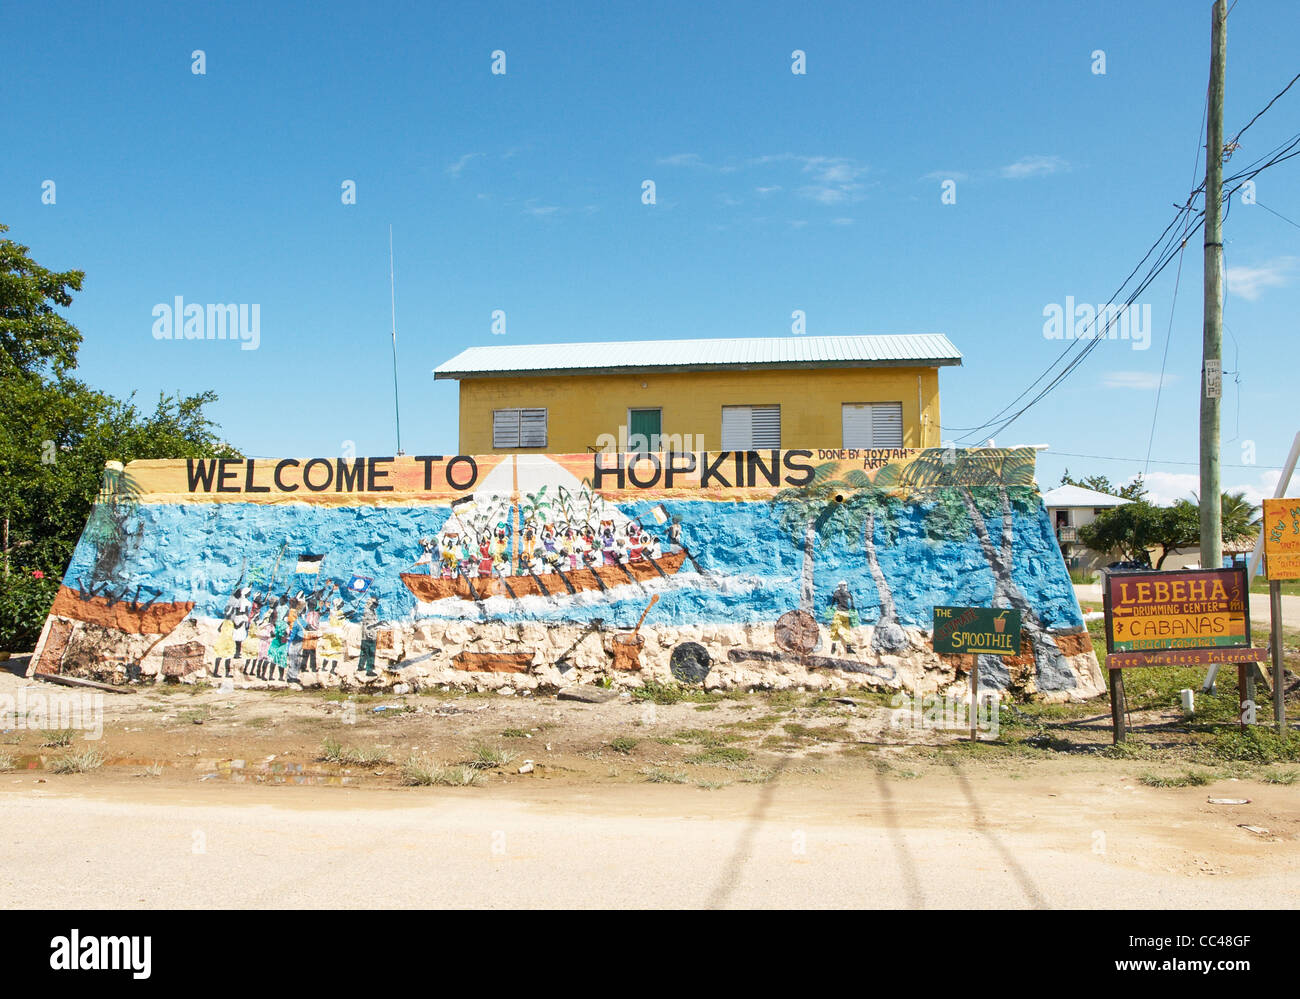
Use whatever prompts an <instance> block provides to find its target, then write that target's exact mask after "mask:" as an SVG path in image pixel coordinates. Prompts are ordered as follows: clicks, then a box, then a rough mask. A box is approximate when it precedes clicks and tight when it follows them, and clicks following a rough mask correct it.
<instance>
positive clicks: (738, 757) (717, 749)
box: [686, 746, 749, 764]
mask: <svg viewBox="0 0 1300 999" xmlns="http://www.w3.org/2000/svg"><path fill="white" fill-rule="evenodd" d="M747 759H749V752H748V751H747V750H744V749H740V748H738V747H736V746H712V747H710V748H709V749H706V750H704V752H702V753H696V754H695V755H694V756H688V757H686V762H687V763H705V764H707V763H722V764H736V763H742V762H744V761H745V760H747Z"/></svg>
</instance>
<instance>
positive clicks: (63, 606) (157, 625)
mask: <svg viewBox="0 0 1300 999" xmlns="http://www.w3.org/2000/svg"><path fill="white" fill-rule="evenodd" d="M193 609H194V603H193V601H188V602H184V603H157V604H148V605H144V604H135V603H132V602H130V601H126V600H115V601H113V602H112V603H109V601H108V600H107V599H105V598H104V597H85V598H83V597H82V596H81V594H80V593H78V592H77V591H76V590H73V589H69V588H68V587H66V586H60V587H59V592H58V594H57V595H56V596H55V598H54V606H53V607H51V608H50V613H51V614H54V615H57V616H59V617H70V618H72V619H73V620H74V621H84V622H86V623H87V624H98V625H102V626H103V627H105V628H113V629H116V630H117V631H124V632H126V633H127V634H129V635H168V634H171V632H172V630H173V629H174V628H175V627H176V626H177V625H178V624H180V623H181V622H182V621H184V620H185V615H187V614H188V613H189V612H190V611H192V610H193Z"/></svg>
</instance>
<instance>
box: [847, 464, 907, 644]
mask: <svg viewBox="0 0 1300 999" xmlns="http://www.w3.org/2000/svg"><path fill="white" fill-rule="evenodd" d="M843 485H844V486H845V487H846V488H847V489H849V490H852V491H851V492H850V493H849V495H848V497H847V499H845V501H844V504H843V506H844V509H845V512H846V514H847V516H848V519H849V521H850V523H851V524H852V525H853V526H854V528H855V529H856V528H857V527H860V528H861V532H862V548H863V551H864V552H865V553H866V557H867V568H868V569H869V570H870V571H871V581H872V582H873V583H874V584H875V586H876V594H877V596H878V597H879V598H880V616H879V617H878V618H877V619H876V624H875V627H874V628H873V629H872V632H871V651H872V652H877V653H879V652H897V651H899V650H900V649H905V648H907V635H906V633H905V632H904V631H903V626H902V623H901V622H900V621H899V620H898V608H897V606H896V605H895V603H894V594H893V591H892V590H891V589H890V587H889V580H888V579H886V578H885V573H884V571H883V570H882V569H881V568H880V559H879V557H878V556H877V554H876V531H877V530H880V531H881V533H882V534H883V535H884V537H885V540H886V542H892V541H893V540H894V538H895V537H896V536H897V533H898V514H899V511H900V510H901V509H902V506H903V503H902V500H901V499H899V498H898V496H896V495H894V494H893V493H890V492H888V491H886V490H884V489H881V488H880V487H879V486H877V485H876V483H875V482H873V481H872V479H871V477H870V476H869V475H867V473H866V472H864V471H862V470H861V469H857V468H855V469H853V470H852V471H850V472H849V473H848V474H847V475H845V476H844V479H843ZM855 533H856V530H855Z"/></svg>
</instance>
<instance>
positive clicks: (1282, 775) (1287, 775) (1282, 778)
mask: <svg viewBox="0 0 1300 999" xmlns="http://www.w3.org/2000/svg"><path fill="white" fill-rule="evenodd" d="M1297 777H1300V770H1280V771H1278V772H1277V773H1271V774H1261V775H1260V778H1259V779H1260V780H1262V781H1263V782H1264V783H1265V784H1282V785H1285V786H1288V787H1289V786H1290V785H1292V784H1294V783H1295V782H1296V778H1297Z"/></svg>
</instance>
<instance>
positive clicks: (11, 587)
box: [0, 225, 239, 648]
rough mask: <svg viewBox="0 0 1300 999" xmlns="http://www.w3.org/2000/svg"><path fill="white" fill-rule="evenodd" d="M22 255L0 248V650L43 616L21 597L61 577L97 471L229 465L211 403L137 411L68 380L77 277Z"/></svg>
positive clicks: (188, 400)
mask: <svg viewBox="0 0 1300 999" xmlns="http://www.w3.org/2000/svg"><path fill="white" fill-rule="evenodd" d="M5 231H7V227H5V226H3V225H0V233H3V232H5ZM27 252H28V251H27V247H25V246H20V245H19V244H17V243H14V242H13V241H11V240H8V239H3V240H0V398H3V399H4V405H3V406H0V523H2V524H3V539H4V541H3V544H2V545H0V547H2V548H3V551H2V552H0V555H2V556H3V568H2V569H0V648H15V647H19V648H21V647H24V646H30V645H31V643H32V642H33V641H34V640H35V635H33V634H32V633H31V622H32V620H37V622H38V623H37V627H39V619H40V618H43V617H44V613H43V612H40V613H39V614H38V615H37V614H36V612H33V611H32V610H31V608H32V607H33V606H34V605H35V603H39V600H36V598H35V597H34V596H33V593H39V594H42V595H44V594H46V592H47V591H48V590H49V588H50V586H52V585H53V586H57V581H58V580H59V579H61V578H62V577H63V574H64V571H65V569H66V567H67V563H68V560H69V558H70V557H71V555H72V550H73V548H74V547H75V546H76V543H77V539H78V538H79V537H80V535H81V530H82V526H83V525H85V524H87V523H88V521H89V519H90V514H91V510H92V506H93V504H94V502H95V498H96V495H97V494H98V492H99V490H100V487H101V483H102V481H103V478H104V465H105V462H107V461H110V460H116V461H123V462H127V461H131V460H134V459H137V458H199V457H238V456H239V455H238V452H237V451H236V450H235V449H234V448H232V447H230V446H229V445H228V444H225V443H223V442H222V441H221V439H220V437H219V436H218V431H217V427H216V426H215V424H214V423H213V421H212V420H211V419H210V417H209V416H208V415H207V413H206V411H205V407H207V406H208V405H210V404H211V403H213V402H215V401H216V398H217V397H216V394H215V393H213V392H200V393H197V394H195V395H190V396H182V395H179V394H178V395H165V394H164V395H160V396H159V398H158V402H157V404H156V405H155V406H154V407H153V409H152V410H148V409H142V408H140V407H139V406H138V405H137V404H136V402H135V400H134V397H130V398H127V399H125V400H121V399H115V398H113V397H112V396H110V395H108V394H106V393H103V392H100V391H97V390H95V389H93V388H91V387H90V386H88V385H86V384H85V383H84V382H81V381H79V380H77V379H76V378H73V377H72V375H71V370H72V369H73V368H75V366H76V355H77V348H78V346H79V345H80V343H81V339H82V338H81V332H80V331H79V330H78V329H77V328H76V327H75V326H74V325H72V323H70V322H69V321H68V320H67V319H65V318H64V317H63V316H61V315H60V314H59V313H58V312H57V311H56V309H58V308H63V307H66V306H68V305H69V304H71V301H72V297H71V292H73V291H78V290H80V288H81V281H82V276H83V275H82V272H80V271H64V272H54V271H50V270H47V269H46V268H44V267H41V266H40V265H38V264H37V263H35V262H34V261H33V260H32V259H31V258H30V257H29V256H28V255H27ZM38 574H39V575H38ZM33 580H35V581H38V582H40V583H41V584H42V585H41V586H40V587H36V588H35V589H34V583H33ZM46 607H48V603H46Z"/></svg>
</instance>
